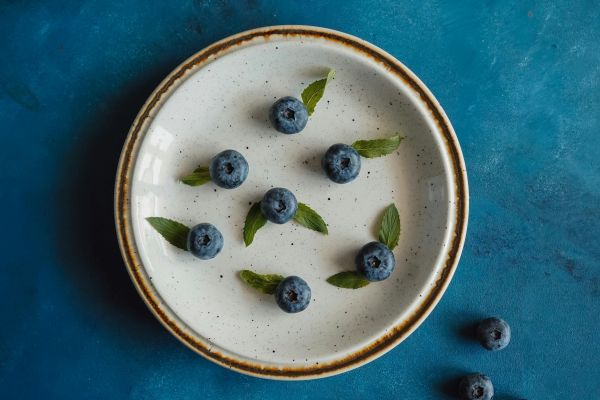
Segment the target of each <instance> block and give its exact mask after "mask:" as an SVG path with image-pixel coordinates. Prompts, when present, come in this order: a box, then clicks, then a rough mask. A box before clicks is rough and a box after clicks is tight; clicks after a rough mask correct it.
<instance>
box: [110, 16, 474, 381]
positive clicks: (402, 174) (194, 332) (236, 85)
mask: <svg viewBox="0 0 600 400" xmlns="http://www.w3.org/2000/svg"><path fill="white" fill-rule="evenodd" d="M327 68H335V69H336V71H337V74H336V78H335V79H334V80H333V81H332V82H331V84H330V85H329V86H328V87H327V90H326V93H325V96H324V98H323V99H322V100H321V102H320V103H319V105H318V106H317V109H316V111H315V113H314V115H313V116H312V117H311V118H310V120H309V123H308V125H307V127H306V128H305V129H304V131H303V132H301V133H300V134H297V135H282V134H280V133H278V132H276V131H275V130H274V129H273V128H272V127H271V126H270V124H269V122H268V117H267V114H268V109H269V106H270V105H271V104H272V103H273V102H274V100H275V99H278V98H280V97H283V96H286V95H294V96H297V97H299V95H300V93H301V91H302V90H303V88H305V87H306V86H307V85H308V84H309V83H310V82H312V81H314V80H316V79H320V78H321V77H322V76H323V75H324V73H326V71H327ZM396 132H399V133H401V134H402V135H403V136H405V137H406V139H405V140H404V141H403V142H402V144H401V146H400V148H399V149H398V151H397V152H396V153H394V154H392V155H389V156H387V157H382V158H378V159H363V160H362V164H363V165H362V170H361V173H360V175H359V177H358V178H357V179H356V180H355V181H354V182H352V183H350V184H346V185H338V184H335V183H333V182H331V181H329V180H328V179H327V178H326V176H325V175H324V173H323V172H322V171H321V169H320V160H321V157H322V155H323V154H324V152H325V151H326V150H327V148H328V147H329V146H330V145H331V144H334V143H348V144H350V143H352V142H353V141H355V140H357V139H370V138H378V137H385V136H389V135H391V134H394V133H396ZM228 148H232V149H235V150H238V151H239V152H241V153H242V154H244V156H245V157H246V159H247V160H248V163H249V165H250V173H249V175H248V178H247V180H246V182H245V183H244V184H243V185H242V186H241V187H240V188H238V189H234V190H225V189H221V188H219V187H217V186H216V185H214V184H212V183H209V184H207V185H204V186H201V187H189V186H185V185H182V184H181V183H179V182H178V178H179V177H181V176H182V175H184V174H185V173H187V172H189V171H191V170H193V169H194V168H195V167H196V166H198V165H207V164H208V162H209V161H210V159H211V157H212V156H213V155H214V154H216V153H218V152H220V151H222V150H225V149H228ZM117 178H118V180H117V187H116V197H115V202H116V219H117V230H118V233H119V239H120V244H121V249H122V252H123V255H124V258H125V261H126V263H127V266H128V269H129V271H130V274H131V276H132V278H133V280H134V282H135V284H136V286H137V288H138V290H139V292H140V294H141V295H142V297H143V298H144V300H145V301H146V303H147V304H148V305H149V307H150V309H151V310H152V311H153V312H154V314H155V315H156V316H157V317H158V318H159V320H161V322H162V323H163V324H164V325H165V326H166V327H167V328H168V329H169V330H170V331H171V332H172V333H174V334H175V336H177V337H178V338H179V339H180V340H182V341H183V342H184V343H186V344H187V345H188V346H189V347H191V348H192V349H194V350H196V351H197V352H199V353H200V354H202V355H203V356H205V357H207V358H209V359H211V360H213V361H215V362H217V363H219V364H221V365H224V366H227V367H229V368H232V369H235V370H238V371H240V372H244V373H248V374H252V375H257V376H263V377H270V378H281V379H285V378H290V379H291V378H297V379H306V378H314V377H322V376H327V375H332V374H336V373H340V372H343V371H345V370H348V369H351V368H354V367H357V366H359V365H361V364H363V363H365V362H368V361H369V360H371V359H373V358H374V357H377V356H378V355H381V354H383V353H384V352H385V351H387V350H389V349H391V348H392V347H393V346H394V345H396V344H398V343H399V342H400V341H401V340H402V339H404V338H405V337H406V336H407V335H409V334H410V333H411V332H412V331H413V330H414V329H416V327H417V326H418V325H419V324H420V322H422V320H423V319H424V318H425V317H426V316H427V314H428V313H429V312H430V311H431V309H432V308H433V307H434V306H435V304H436V303H437V301H438V300H439V298H440V296H441V295H442V294H443V291H444V290H445V287H446V286H447V284H448V283H449V281H450V279H451V277H452V274H453V272H454V269H455V267H456V264H457V262H458V258H459V256H460V251H461V248H462V243H463V240H464V234H465V230H466V222H467V213H468V203H467V202H468V199H467V196H468V192H467V183H466V173H465V170H464V163H463V160H462V156H461V153H460V148H459V145H458V142H457V141H456V138H455V136H454V133H453V131H452V127H451V126H450V123H449V122H448V120H447V118H446V117H445V115H444V113H443V111H442V109H441V108H440V106H439V105H438V104H437V102H436V101H435V99H434V98H433V96H432V95H431V93H429V91H428V90H427V89H426V88H425V86H424V85H423V84H422V83H421V82H420V81H419V80H418V79H417V78H416V77H415V76H414V75H413V74H412V73H411V72H410V71H409V70H408V69H406V67H404V66H403V65H401V64H400V63H399V62H398V61H397V60H395V59H393V58H392V57H391V56H390V55H388V54H387V53H385V52H383V51H382V50H379V49H377V48H375V47H374V46H372V45H369V44H367V43H366V42H363V41H361V40H359V39H357V38H354V37H351V36H347V35H345V34H341V33H339V32H335V31H330V30H324V29H320V28H312V27H300V26H282V27H273V28H262V29H258V30H254V31H249V32H244V33H242V34H239V35H236V36H234V37H230V38H227V39H225V40H223V41H221V42H218V43H216V44H215V45H213V46H211V47H209V48H207V49H205V50H203V51H201V52H200V53H198V54H196V55H194V56H193V57H192V58H190V59H188V60H187V61H186V62H184V63H183V64H182V65H181V66H180V67H178V68H177V69H176V70H175V71H174V72H173V73H172V74H171V75H170V76H169V77H167V78H166V79H165V80H164V81H163V83H162V84H161V85H160V86H159V87H158V88H157V90H156V91H155V92H154V93H153V94H152V95H151V97H150V99H149V100H148V102H147V103H146V105H145V106H144V107H143V109H142V110H141V112H140V114H139V115H138V118H137V119H136V121H135V123H134V125H133V126H132V129H131V131H130V134H129V137H128V139H127V141H126V144H125V147H124V150H123V154H122V158H121V163H120V166H119V172H118V177H117ZM274 186H283V187H287V188H288V189H290V190H292V191H293V192H294V193H295V195H296V197H297V198H298V200H299V201H301V202H304V203H307V204H309V205H310V206H311V207H312V208H314V209H315V210H317V211H318V212H319V213H320V214H321V215H322V216H323V218H324V219H325V221H326V222H327V223H328V225H329V232H330V233H329V235H328V236H322V235H320V234H318V233H316V232H313V231H309V230H307V229H305V228H302V227H300V226H298V225H296V224H294V223H288V224H285V225H275V224H267V225H266V226H265V227H264V228H263V229H261V230H260V231H259V232H258V233H257V235H256V237H255V240H254V243H253V244H252V245H251V246H250V247H248V248H246V247H244V244H243V240H242V226H243V223H244V219H245V216H246V213H247V211H248V209H249V206H250V204H251V203H252V202H256V201H258V200H260V198H261V197H262V195H263V194H264V192H266V191H267V190H268V189H269V188H271V187H274ZM391 202H394V203H395V204H396V205H397V207H398V209H399V211H400V217H401V222H402V234H401V238H400V243H399V246H398V247H397V248H396V250H395V251H394V253H395V255H396V259H397V267H396V270H395V271H394V273H393V275H392V277H391V278H390V279H388V280H387V281H385V282H381V283H377V284H371V285H369V286H367V287H365V288H362V289H358V290H344V289H339V288H336V287H333V286H331V285H329V284H328V283H327V282H326V281H325V279H326V278H327V277H328V276H330V275H332V274H335V273H337V272H340V271H344V270H348V269H352V268H353V258H354V255H355V254H356V252H357V251H358V250H359V249H360V247H361V246H362V245H363V244H365V243H367V242H369V241H372V240H374V239H376V228H377V221H378V219H379V216H380V214H381V212H382V210H383V209H384V208H385V206H387V205H388V204H389V203H391ZM149 216H162V217H167V218H172V219H175V220H178V221H181V222H183V223H185V224H187V225H190V226H191V225H194V224H197V223H200V222H209V223H212V224H214V225H215V226H216V227H217V228H218V229H219V230H220V231H221V232H222V233H223V236H224V240H225V246H224V248H223V251H222V252H221V254H220V255H219V256H218V257H217V258H215V259H213V260H209V261H199V260H197V259H195V258H193V257H192V256H191V255H190V254H188V253H186V252H184V251H181V250H178V249H177V248H175V247H172V246H170V245H169V244H168V243H167V242H165V241H164V240H163V239H162V238H161V237H160V236H159V235H158V234H157V233H156V232H155V231H154V230H153V229H152V228H151V227H150V226H149V224H147V223H146V221H145V218H146V217H149ZM246 268H249V269H252V270H255V271H257V272H259V273H278V274H282V275H298V276H301V277H302V278H303V279H305V280H306V281H307V282H308V283H309V285H310V286H311V288H312V293H313V295H312V303H311V305H310V307H309V308H308V309H307V310H305V311H304V312H302V313H300V314H296V315H287V314H285V313H283V312H281V311H280V310H279V309H278V308H277V306H276V304H275V301H274V299H273V298H272V297H271V296H267V295H262V294H260V293H257V292H256V291H254V290H252V289H250V288H248V287H246V286H245V285H244V284H243V283H242V282H241V281H240V279H239V278H238V276H237V271H239V270H240V269H246Z"/></svg>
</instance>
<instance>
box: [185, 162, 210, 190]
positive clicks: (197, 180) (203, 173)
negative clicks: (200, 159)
mask: <svg viewBox="0 0 600 400" xmlns="http://www.w3.org/2000/svg"><path fill="white" fill-rule="evenodd" d="M181 182H182V183H185V184H186V185H190V186H200V185H204V184H205V183H206V182H210V173H209V172H208V167H202V166H200V167H198V168H196V169H195V170H194V172H192V173H191V174H188V175H186V176H184V177H183V178H181Z"/></svg>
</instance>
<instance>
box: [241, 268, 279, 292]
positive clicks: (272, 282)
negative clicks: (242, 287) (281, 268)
mask: <svg viewBox="0 0 600 400" xmlns="http://www.w3.org/2000/svg"><path fill="white" fill-rule="evenodd" d="M240 278H241V279H242V280H243V281H244V283H246V285H248V286H250V287H252V288H254V289H256V290H258V291H259V292H261V293H265V294H274V293H275V289H277V285H279V282H281V281H282V280H283V276H281V275H277V274H266V275H261V274H257V273H256V272H253V271H250V270H249V269H244V270H242V271H240Z"/></svg>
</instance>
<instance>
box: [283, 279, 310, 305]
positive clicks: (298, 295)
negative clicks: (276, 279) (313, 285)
mask: <svg viewBox="0 0 600 400" xmlns="http://www.w3.org/2000/svg"><path fill="white" fill-rule="evenodd" d="M275 300H276V301H277V305H278V306H279V308H281V309H282V310H283V311H285V312H287V313H297V312H300V311H302V310H304V309H306V307H308V305H309V304H310V286H308V284H307V283H306V282H305V281H304V279H302V278H298V277H297V276H288V277H287V278H285V279H284V280H282V281H281V282H280V283H279V285H277V289H275Z"/></svg>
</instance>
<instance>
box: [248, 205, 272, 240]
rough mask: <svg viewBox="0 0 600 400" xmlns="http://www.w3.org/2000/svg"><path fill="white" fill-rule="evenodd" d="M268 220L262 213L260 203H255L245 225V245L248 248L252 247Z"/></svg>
mask: <svg viewBox="0 0 600 400" xmlns="http://www.w3.org/2000/svg"><path fill="white" fill-rule="evenodd" d="M266 223H267V219H266V218H265V217H264V216H263V215H262V213H261V212H260V201H259V202H258V203H254V204H253V205H252V207H251V208H250V211H248V215H247V216H246V222H245V223H244V243H245V244H246V247H248V246H250V244H251V243H252V241H253V240H254V235H255V234H256V231H258V230H259V229H260V228H262V227H263V226H265V224H266Z"/></svg>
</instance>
